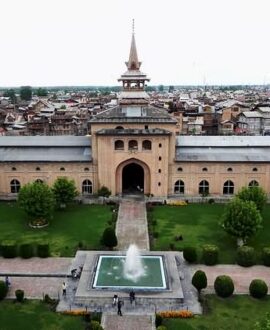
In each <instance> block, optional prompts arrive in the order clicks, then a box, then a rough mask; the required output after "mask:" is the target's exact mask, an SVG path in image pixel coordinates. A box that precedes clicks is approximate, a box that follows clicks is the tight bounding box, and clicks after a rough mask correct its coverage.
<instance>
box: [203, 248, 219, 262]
mask: <svg viewBox="0 0 270 330" xmlns="http://www.w3.org/2000/svg"><path fill="white" fill-rule="evenodd" d="M218 254H219V249H218V247H217V246H216V245H213V244H206V245H203V247H202V261H203V262H204V263H205V264H206V265H208V266H212V265H215V264H217V262H218Z"/></svg>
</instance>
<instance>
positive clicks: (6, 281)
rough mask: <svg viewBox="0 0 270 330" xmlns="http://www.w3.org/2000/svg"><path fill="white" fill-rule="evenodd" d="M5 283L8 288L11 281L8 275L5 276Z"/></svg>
mask: <svg viewBox="0 0 270 330" xmlns="http://www.w3.org/2000/svg"><path fill="white" fill-rule="evenodd" d="M5 283H6V287H7V288H9V287H10V284H11V283H10V280H9V278H8V276H6V277H5Z"/></svg>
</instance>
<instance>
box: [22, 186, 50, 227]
mask: <svg viewBox="0 0 270 330" xmlns="http://www.w3.org/2000/svg"><path fill="white" fill-rule="evenodd" d="M18 202H19V205H20V206H21V207H22V208H23V209H24V211H25V212H26V213H27V215H28V216H29V218H30V220H31V222H32V221H33V220H37V219H43V220H48V219H49V218H50V217H51V216H52V213H53V210H54V206H55V199H54V195H53V192H52V190H51V189H50V187H49V186H48V185H47V184H45V183H40V182H33V183H28V184H26V185H25V186H23V187H22V188H21V189H20V191H19V194H18Z"/></svg>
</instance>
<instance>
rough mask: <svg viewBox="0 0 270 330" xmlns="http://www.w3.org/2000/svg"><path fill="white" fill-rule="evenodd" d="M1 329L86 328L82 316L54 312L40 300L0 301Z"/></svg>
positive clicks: (46, 329)
mask: <svg viewBox="0 0 270 330" xmlns="http://www.w3.org/2000/svg"><path fill="white" fill-rule="evenodd" d="M0 329H1V330H27V329H29V330H30V329H31V330H60V329H61V330H62V329H63V330H74V329H76V330H77V329H78V330H79V329H85V327H84V322H83V318H82V317H81V316H68V315H61V314H58V313H54V312H52V311H50V310H49V308H48V306H46V305H45V304H43V303H41V302H39V301H26V302H24V303H23V304H21V303H16V302H14V301H8V300H6V301H1V302H0Z"/></svg>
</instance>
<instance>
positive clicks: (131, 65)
mask: <svg viewBox="0 0 270 330" xmlns="http://www.w3.org/2000/svg"><path fill="white" fill-rule="evenodd" d="M134 30H135V24H134V19H133V20H132V39H131V46H130V53H129V60H128V62H126V65H127V68H128V70H139V69H140V66H141V62H139V60H138V55H137V48H136V42H135V31H134Z"/></svg>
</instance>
